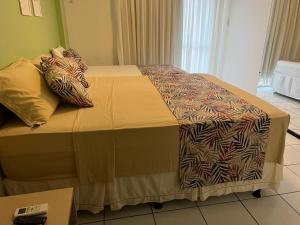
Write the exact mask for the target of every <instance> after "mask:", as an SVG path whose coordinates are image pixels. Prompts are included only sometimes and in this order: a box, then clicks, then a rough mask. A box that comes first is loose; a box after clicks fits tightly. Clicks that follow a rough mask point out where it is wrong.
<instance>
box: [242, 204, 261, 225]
mask: <svg viewBox="0 0 300 225" xmlns="http://www.w3.org/2000/svg"><path fill="white" fill-rule="evenodd" d="M240 203H241V204H242V206H243V207H244V208H245V209H246V211H247V212H248V214H249V215H250V216H251V217H252V219H253V220H254V221H255V223H256V224H257V225H259V223H258V221H257V220H256V218H255V217H254V216H253V215H252V213H251V212H250V211H249V210H248V209H247V207H246V206H245V205H244V203H243V202H242V201H241V200H240Z"/></svg>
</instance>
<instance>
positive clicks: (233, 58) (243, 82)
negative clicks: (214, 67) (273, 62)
mask: <svg viewBox="0 0 300 225" xmlns="http://www.w3.org/2000/svg"><path fill="white" fill-rule="evenodd" d="M271 6H272V0H232V6H231V13H230V23H229V28H228V34H227V40H226V46H225V53H224V62H223V68H222V69H221V77H222V79H223V80H225V81H226V82H229V83H232V84H233V85H235V86H238V87H240V88H242V89H244V90H246V91H249V92H250V93H253V94H254V93H255V92H256V86H257V83H258V77H259V72H260V70H261V65H262V59H263V54H264V48H265V42H266V35H267V29H268V23H269V17H270V12H271Z"/></svg>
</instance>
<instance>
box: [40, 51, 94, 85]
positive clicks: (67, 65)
mask: <svg viewBox="0 0 300 225" xmlns="http://www.w3.org/2000/svg"><path fill="white" fill-rule="evenodd" d="M41 60H42V62H41V68H42V71H43V72H44V73H46V71H47V70H48V68H49V67H50V66H53V65H55V66H58V67H60V68H62V69H64V70H66V71H67V72H68V74H70V75H71V76H73V77H74V78H75V79H77V80H78V81H79V82H80V83H81V84H82V85H83V86H84V87H85V88H88V87H89V83H88V82H87V80H86V79H85V77H84V73H83V72H82V71H81V69H80V68H79V66H78V64H77V62H76V61H75V59H73V58H53V57H42V59H41Z"/></svg>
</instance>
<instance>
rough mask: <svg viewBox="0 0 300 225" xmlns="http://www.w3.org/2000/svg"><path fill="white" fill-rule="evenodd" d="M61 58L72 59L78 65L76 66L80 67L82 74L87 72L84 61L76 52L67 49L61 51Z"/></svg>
mask: <svg viewBox="0 0 300 225" xmlns="http://www.w3.org/2000/svg"><path fill="white" fill-rule="evenodd" d="M63 56H64V57H67V58H74V59H75V60H76V62H77V63H78V66H79V67H80V69H81V71H82V72H83V73H84V72H85V71H87V69H88V66H87V64H86V62H85V61H84V59H83V58H82V57H81V56H80V55H79V53H78V52H76V51H75V50H74V49H72V48H69V49H68V50H65V51H63Z"/></svg>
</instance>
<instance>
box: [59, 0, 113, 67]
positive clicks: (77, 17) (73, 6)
mask: <svg viewBox="0 0 300 225" xmlns="http://www.w3.org/2000/svg"><path fill="white" fill-rule="evenodd" d="M62 1H63V2H64V12H65V20H66V30H67V33H68V39H69V40H68V42H69V45H70V47H72V48H74V49H76V50H78V51H79V52H80V54H81V55H82V56H83V57H84V58H85V59H86V60H87V62H88V64H89V65H112V64H115V63H116V61H117V60H116V54H115V53H114V52H115V51H114V45H113V42H114V41H113V30H112V16H111V11H112V10H111V0H81V1H80V0H62Z"/></svg>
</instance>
